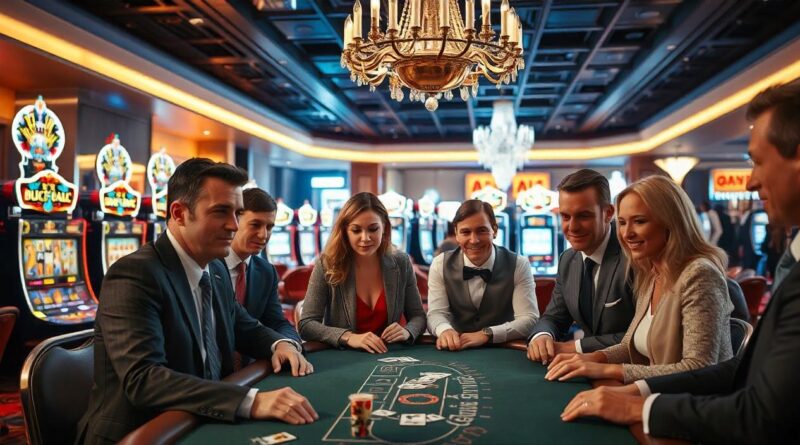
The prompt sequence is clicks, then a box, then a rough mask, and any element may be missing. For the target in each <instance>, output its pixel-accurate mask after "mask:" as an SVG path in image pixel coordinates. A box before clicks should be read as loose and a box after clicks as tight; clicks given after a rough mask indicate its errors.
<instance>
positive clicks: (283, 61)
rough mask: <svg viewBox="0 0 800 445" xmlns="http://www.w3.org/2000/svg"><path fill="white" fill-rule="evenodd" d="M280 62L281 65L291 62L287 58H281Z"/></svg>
mask: <svg viewBox="0 0 800 445" xmlns="http://www.w3.org/2000/svg"><path fill="white" fill-rule="evenodd" d="M278 63H279V64H281V65H286V64H287V63H289V62H288V61H287V60H286V59H280V60H278Z"/></svg>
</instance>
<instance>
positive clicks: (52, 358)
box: [20, 329, 94, 445]
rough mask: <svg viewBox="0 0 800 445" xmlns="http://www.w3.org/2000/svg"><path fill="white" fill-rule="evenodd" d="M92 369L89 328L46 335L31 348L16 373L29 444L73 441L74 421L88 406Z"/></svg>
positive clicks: (92, 351) (90, 332) (92, 336)
mask: <svg viewBox="0 0 800 445" xmlns="http://www.w3.org/2000/svg"><path fill="white" fill-rule="evenodd" d="M69 348H71V349H69ZM93 373H94V330H93V329H86V330H84V331H80V332H75V333H72V334H66V335H60V336H58V337H52V338H48V339H46V340H44V341H43V342H41V343H39V345H38V346H36V347H35V348H34V349H33V351H31V353H30V354H29V355H28V358H26V359H25V364H24V365H23V367H22V374H21V375H20V399H21V401H22V412H23V414H24V417H25V429H26V433H27V436H28V442H29V443H30V444H31V445H40V444H48V445H51V444H53V445H60V444H72V443H74V442H75V437H76V435H77V433H78V430H77V429H78V422H79V421H80V419H81V417H82V416H83V414H84V413H85V412H86V410H87V408H88V406H89V392H90V390H91V388H92V381H93Z"/></svg>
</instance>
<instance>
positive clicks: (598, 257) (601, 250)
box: [581, 226, 611, 264]
mask: <svg viewBox="0 0 800 445" xmlns="http://www.w3.org/2000/svg"><path fill="white" fill-rule="evenodd" d="M610 239H611V226H609V227H608V231H607V232H606V236H605V238H603V242H602V243H600V246H599V247H598V248H597V249H595V250H594V252H592V254H591V255H586V254H585V253H583V252H581V256H582V257H583V261H584V262H585V261H586V257H589V258H591V259H592V261H594V262H595V264H601V263H602V262H603V256H605V254H606V247H608V240H610Z"/></svg>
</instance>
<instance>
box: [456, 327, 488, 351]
mask: <svg viewBox="0 0 800 445" xmlns="http://www.w3.org/2000/svg"><path fill="white" fill-rule="evenodd" d="M459 339H460V340H461V349H469V348H478V347H481V346H483V345H485V344H486V343H488V342H489V336H488V335H486V334H484V333H483V331H476V332H464V333H463V334H461V335H460V336H459Z"/></svg>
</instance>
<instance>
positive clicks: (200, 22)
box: [189, 17, 206, 26]
mask: <svg viewBox="0 0 800 445" xmlns="http://www.w3.org/2000/svg"><path fill="white" fill-rule="evenodd" d="M189 23H191V24H192V25H194V26H202V25H204V24H205V23H206V22H205V20H203V19H202V18H200V17H194V18H191V19H189Z"/></svg>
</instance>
